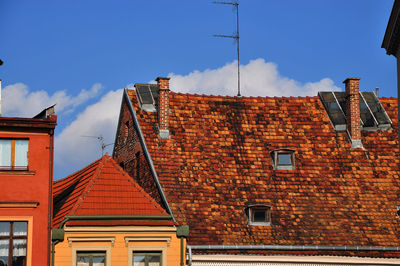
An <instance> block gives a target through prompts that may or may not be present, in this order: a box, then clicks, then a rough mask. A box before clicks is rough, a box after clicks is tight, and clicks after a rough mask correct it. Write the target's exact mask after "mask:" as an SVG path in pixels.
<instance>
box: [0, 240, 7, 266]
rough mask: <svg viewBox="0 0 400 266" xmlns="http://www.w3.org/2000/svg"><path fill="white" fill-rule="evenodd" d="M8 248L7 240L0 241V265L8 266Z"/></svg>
mask: <svg viewBox="0 0 400 266" xmlns="http://www.w3.org/2000/svg"><path fill="white" fill-rule="evenodd" d="M8 247H9V242H8V240H0V265H7V266H8ZM1 263H3V264H1Z"/></svg>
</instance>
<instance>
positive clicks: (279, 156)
mask: <svg viewBox="0 0 400 266" xmlns="http://www.w3.org/2000/svg"><path fill="white" fill-rule="evenodd" d="M271 156H272V162H273V167H274V170H294V169H296V167H295V160H294V159H295V157H294V150H291V149H276V150H273V151H272V152H271Z"/></svg>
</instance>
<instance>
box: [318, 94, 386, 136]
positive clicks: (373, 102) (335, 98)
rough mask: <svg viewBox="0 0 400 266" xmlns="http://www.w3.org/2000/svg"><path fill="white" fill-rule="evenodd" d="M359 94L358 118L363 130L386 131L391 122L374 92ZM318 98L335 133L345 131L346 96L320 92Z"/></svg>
mask: <svg viewBox="0 0 400 266" xmlns="http://www.w3.org/2000/svg"><path fill="white" fill-rule="evenodd" d="M359 93H360V117H361V126H362V129H363V130H370V131H371V130H378V129H380V130H388V129H391V128H392V121H391V120H390V118H389V116H388V115H387V113H386V111H385V109H384V108H383V106H382V104H381V102H380V101H379V99H378V97H376V95H375V93H374V92H370V91H362V92H359ZM318 96H319V98H320V99H321V102H322V103H323V105H324V107H325V110H326V112H327V113H328V116H329V118H330V120H331V122H332V124H333V127H334V129H335V130H336V131H345V130H346V129H347V126H346V111H345V110H346V95H345V92H343V91H335V92H333V91H320V92H318Z"/></svg>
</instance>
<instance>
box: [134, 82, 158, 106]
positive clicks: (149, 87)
mask: <svg viewBox="0 0 400 266" xmlns="http://www.w3.org/2000/svg"><path fill="white" fill-rule="evenodd" d="M135 89H136V94H137V96H138V98H139V103H140V108H141V109H142V110H144V111H147V112H156V111H157V108H156V105H157V104H158V85H157V84H135Z"/></svg>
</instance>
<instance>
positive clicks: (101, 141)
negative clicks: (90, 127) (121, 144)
mask: <svg viewBox="0 0 400 266" xmlns="http://www.w3.org/2000/svg"><path fill="white" fill-rule="evenodd" d="M81 137H84V138H94V139H98V140H99V141H100V144H101V156H103V155H104V150H105V149H106V148H107V147H108V146H110V145H113V144H114V143H110V144H105V143H104V137H103V135H99V136H81Z"/></svg>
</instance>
